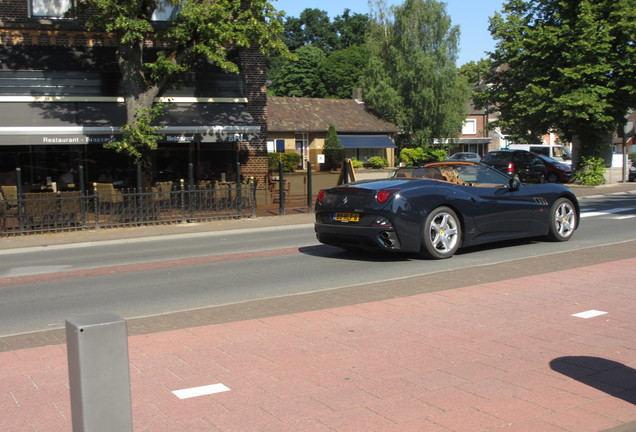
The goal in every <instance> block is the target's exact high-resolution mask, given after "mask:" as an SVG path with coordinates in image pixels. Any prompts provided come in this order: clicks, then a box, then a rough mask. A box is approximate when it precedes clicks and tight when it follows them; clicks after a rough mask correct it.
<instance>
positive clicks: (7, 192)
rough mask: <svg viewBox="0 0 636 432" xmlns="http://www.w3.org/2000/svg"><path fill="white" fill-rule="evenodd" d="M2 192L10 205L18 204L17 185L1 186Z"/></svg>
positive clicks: (15, 205)
mask: <svg viewBox="0 0 636 432" xmlns="http://www.w3.org/2000/svg"><path fill="white" fill-rule="evenodd" d="M0 193H2V196H3V198H4V200H5V202H6V204H7V206H9V207H17V206H18V187H17V186H0Z"/></svg>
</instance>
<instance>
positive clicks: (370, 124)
mask: <svg viewBox="0 0 636 432" xmlns="http://www.w3.org/2000/svg"><path fill="white" fill-rule="evenodd" d="M330 124H332V125H334V127H335V128H336V131H337V132H338V133H339V134H344V133H395V132H398V131H399V129H398V127H397V126H395V125H394V124H393V123H389V122H387V121H384V120H382V119H380V118H378V117H376V116H375V115H374V114H372V113H371V112H370V111H369V110H368V109H366V108H365V106H364V104H361V103H358V102H356V101H355V100H353V99H317V98H294V97H268V98H267V129H268V130H269V131H270V132H326V131H327V129H328V128H329V125H330Z"/></svg>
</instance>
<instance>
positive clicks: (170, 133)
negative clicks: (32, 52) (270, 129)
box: [0, 126, 260, 146]
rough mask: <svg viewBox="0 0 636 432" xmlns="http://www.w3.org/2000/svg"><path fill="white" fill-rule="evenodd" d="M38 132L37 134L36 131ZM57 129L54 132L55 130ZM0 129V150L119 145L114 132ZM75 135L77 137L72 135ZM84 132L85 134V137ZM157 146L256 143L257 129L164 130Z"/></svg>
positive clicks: (89, 129) (101, 128)
mask: <svg viewBox="0 0 636 432" xmlns="http://www.w3.org/2000/svg"><path fill="white" fill-rule="evenodd" d="M38 129H41V130H38ZM56 129H57V130H56ZM68 129H69V128H59V129H58V128H51V127H48V128H38V127H0V146H10V145H99V144H106V143H110V142H115V141H119V140H121V139H122V135H121V134H120V133H118V132H119V130H118V129H117V128H111V127H93V128H79V127H78V128H77V130H73V131H70V130H68ZM73 132H77V133H73ZM87 132H88V133H87ZM160 133H161V136H162V138H161V139H160V140H159V142H160V143H162V142H163V143H172V144H175V143H176V144H189V143H215V142H243V141H254V140H257V139H258V136H259V133H260V127H258V126H247V127H232V126H216V127H207V128H206V127H195V126H191V127H178V126H172V127H165V128H162V129H161V130H160Z"/></svg>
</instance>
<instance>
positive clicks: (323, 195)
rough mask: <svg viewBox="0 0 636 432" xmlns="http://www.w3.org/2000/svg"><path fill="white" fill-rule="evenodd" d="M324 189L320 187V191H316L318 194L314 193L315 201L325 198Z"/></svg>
mask: <svg viewBox="0 0 636 432" xmlns="http://www.w3.org/2000/svg"><path fill="white" fill-rule="evenodd" d="M325 193H326V192H325V190H324V189H320V191H319V192H318V195H316V200H317V201H322V200H323V199H325Z"/></svg>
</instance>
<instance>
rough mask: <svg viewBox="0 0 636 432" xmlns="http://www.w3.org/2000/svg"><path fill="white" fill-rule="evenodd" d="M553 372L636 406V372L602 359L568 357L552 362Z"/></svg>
mask: <svg viewBox="0 0 636 432" xmlns="http://www.w3.org/2000/svg"><path fill="white" fill-rule="evenodd" d="M550 367H551V368H552V370H554V371H556V372H559V373H561V374H563V375H566V376H568V377H570V378H573V379H575V380H577V381H579V382H581V383H583V384H586V385H588V386H590V387H594V388H595V389H598V390H601V391H602V392H605V393H607V394H609V395H611V396H614V397H616V398H619V399H622V400H624V401H626V402H629V403H631V404H633V405H636V370H635V369H632V368H631V367H628V366H626V365H624V364H622V363H618V362H615V361H612V360H607V359H604V358H600V357H587V356H568V357H559V358H556V359H554V360H552V361H551V362H550Z"/></svg>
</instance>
